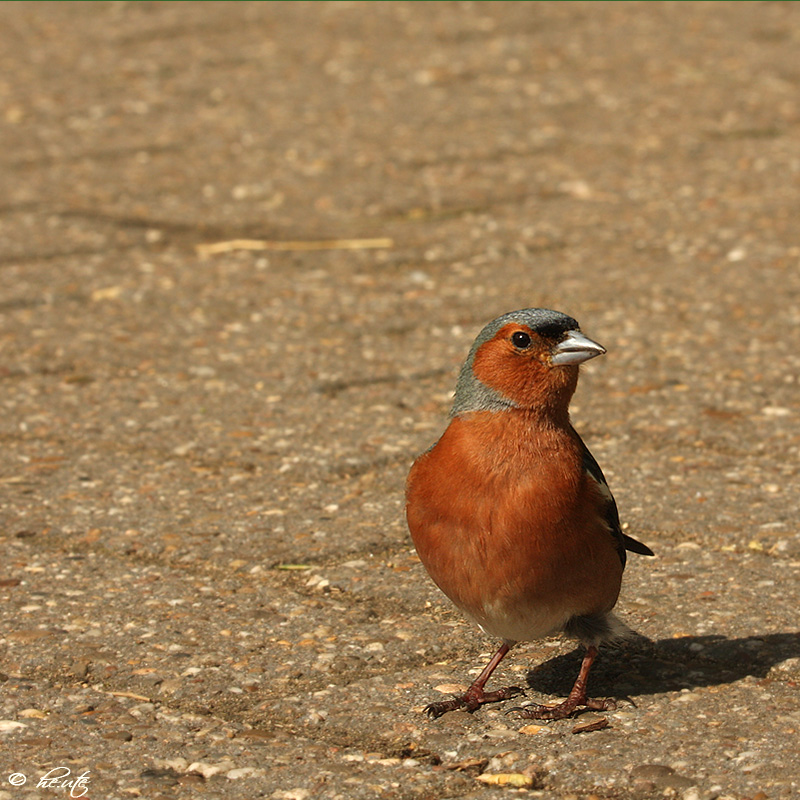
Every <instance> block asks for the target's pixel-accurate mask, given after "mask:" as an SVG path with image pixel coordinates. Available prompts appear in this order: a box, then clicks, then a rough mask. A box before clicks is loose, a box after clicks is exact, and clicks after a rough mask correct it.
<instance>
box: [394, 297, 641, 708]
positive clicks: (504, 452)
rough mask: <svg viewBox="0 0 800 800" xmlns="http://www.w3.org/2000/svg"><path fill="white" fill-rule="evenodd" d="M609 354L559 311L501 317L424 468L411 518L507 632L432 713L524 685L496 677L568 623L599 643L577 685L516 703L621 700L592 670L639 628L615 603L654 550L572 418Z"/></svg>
mask: <svg viewBox="0 0 800 800" xmlns="http://www.w3.org/2000/svg"><path fill="white" fill-rule="evenodd" d="M605 352H606V351H605V348H604V347H602V346H601V345H599V344H598V343H597V342H595V341H592V340H591V339H589V338H588V337H587V336H584V334H583V333H581V332H580V330H579V327H578V323H577V322H576V321H575V320H574V319H572V318H571V317H568V316H567V315H566V314H562V313H560V312H557V311H550V310H548V309H542V308H528V309H523V310H521V311H514V312H511V313H508V314H504V315H503V316H501V317H498V318H497V319H495V320H493V321H492V322H490V323H489V324H488V325H487V326H486V327H485V328H484V329H483V330H482V331H481V332H480V334H479V335H478V338H477V339H476V340H475V342H474V344H473V345H472V348H471V350H470V351H469V355H468V357H467V360H466V362H465V363H464V366H463V367H462V369H461V373H460V375H459V378H458V383H457V385H456V391H455V399H454V402H453V407H452V410H451V412H450V416H451V420H450V424H449V425H448V427H447V429H446V430H445V432H444V433H443V434H442V436H441V438H440V439H439V440H438V441H437V442H436V443H435V444H434V445H433V446H432V447H431V448H430V449H428V450H427V451H426V452H425V453H423V454H422V455H421V456H419V458H418V459H417V460H416V461H415V463H414V465H413V466H412V468H411V472H410V473H409V476H408V482H407V486H406V517H407V520H408V527H409V530H410V531H411V536H412V538H413V540H414V545H415V547H416V549H417V553H418V554H419V557H420V559H421V561H422V563H423V564H424V566H425V568H426V569H427V570H428V572H429V574H430V576H431V578H433V580H434V582H435V583H436V585H437V586H438V587H439V588H440V589H441V590H442V591H443V592H444V593H445V594H446V595H447V596H448V597H449V598H450V599H451V600H452V601H453V603H455V605H456V606H457V607H458V608H459V609H460V610H461V611H462V612H463V613H464V614H465V615H466V616H467V617H468V618H469V619H471V620H473V621H474V622H475V623H477V625H478V626H479V627H480V628H481V629H482V630H483V631H484V632H486V633H488V634H490V635H491V636H495V637H497V638H499V639H501V640H502V644H501V646H500V648H499V649H498V650H497V652H496V653H495V654H494V656H493V657H492V659H491V660H490V661H489V663H488V664H487V665H486V667H485V669H484V670H483V671H482V672H481V674H480V675H479V676H478V677H477V679H476V680H475V681H474V682H473V683H472V685H471V686H470V687H469V689H468V690H467V692H466V693H465V694H464V695H463V696H462V697H457V698H454V699H452V700H444V701H441V702H436V703H431V704H430V705H429V706H427V708H426V711H427V713H428V714H429V715H430V716H431V717H438V716H440V715H441V714H444V713H446V712H447V711H452V710H455V709H465V710H467V711H474V710H475V709H477V708H478V707H479V706H481V705H483V704H484V703H491V702H496V701H500V700H506V699H508V698H510V697H513V696H515V695H517V694H519V693H521V691H522V690H521V689H519V688H518V687H513V686H512V687H507V688H504V689H498V690H496V691H490V692H487V691H485V690H484V687H485V685H486V682H487V681H488V679H489V677H490V675H491V674H492V672H493V671H494V669H495V667H497V665H498V664H499V663H500V661H501V660H502V659H503V657H504V656H505V655H506V653H508V651H509V650H510V649H511V648H512V647H513V646H514V645H515V644H516V643H517V642H525V641H531V640H534V639H539V638H541V637H544V636H549V635H551V634H555V633H558V632H563V633H566V634H567V635H569V636H572V637H575V638H577V639H578V640H580V641H581V642H582V643H583V644H585V645H586V647H587V649H586V654H585V656H584V659H583V662H582V664H581V668H580V673H579V675H578V678H577V680H576V681H575V684H574V686H573V688H572V691H571V692H570V694H569V696H568V697H567V698H566V700H564V701H563V702H561V703H559V704H558V705H556V706H553V707H550V706H540V705H535V706H526V707H525V708H522V709H520V708H517V709H514V710H515V711H517V712H519V713H520V715H521V716H523V717H526V718H531V719H562V718H564V717H567V716H569V715H570V714H572V713H573V712H574V711H575V710H576V709H578V708H580V707H587V708H592V709H606V708H610V707H612V706H613V701H610V700H593V699H590V698H589V697H588V696H587V693H586V682H587V677H588V674H589V670H590V669H591V666H592V663H593V662H594V660H595V658H596V657H597V652H598V651H597V647H598V645H599V644H601V643H603V642H607V641H610V640H614V639H617V638H619V637H621V636H623V635H625V634H626V633H629V630H628V628H627V627H626V626H625V625H624V624H623V623H622V622H620V621H619V620H618V619H617V618H616V616H615V615H614V614H612V612H611V610H612V608H613V607H614V605H615V604H616V602H617V597H618V595H619V591H620V585H621V582H622V572H623V569H624V568H625V558H626V551H627V550H630V551H632V552H634V553H640V554H642V555H653V552H652V550H650V548H649V547H647V546H646V545H644V544H642V543H641V542H638V541H636V540H635V539H632V538H631V537H630V536H627V535H626V534H624V533H623V532H622V529H621V527H620V522H619V515H618V513H617V506H616V503H615V502H614V498H613V497H612V495H611V492H610V491H609V488H608V484H607V483H606V480H605V478H604V476H603V473H602V471H601V469H600V467H599V466H598V464H597V462H596V461H595V459H594V458H593V457H592V454H591V453H590V452H589V450H588V448H587V447H586V445H585V444H584V443H583V441H582V440H581V438H580V436H579V435H578V434H577V433H576V432H575V429H574V428H573V427H572V425H571V423H570V419H569V402H570V399H571V398H572V395H573V393H574V391H575V387H576V385H577V382H578V366H579V365H580V364H581V363H583V362H584V361H588V360H589V359H590V358H594V357H595V356H599V355H602V354H603V353H605Z"/></svg>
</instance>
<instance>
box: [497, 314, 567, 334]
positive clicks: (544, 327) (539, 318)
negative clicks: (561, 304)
mask: <svg viewBox="0 0 800 800" xmlns="http://www.w3.org/2000/svg"><path fill="white" fill-rule="evenodd" d="M515 322H516V323H519V324H521V325H526V326H527V327H528V328H530V329H531V330H532V331H533V332H534V333H538V334H539V336H544V337H545V338H546V339H558V338H560V337H561V336H562V335H563V334H565V333H566V332H567V331H577V330H578V329H579V326H578V322H577V320H574V319H573V318H572V317H569V316H567V315H566V314H562V313H561V312H560V311H551V310H550V309H549V308H523V309H522V310H521V311H512V312H510V313H508V314H503V316H502V317H498V319H496V320H494V322H493V323H490V324H491V325H496V326H497V327H496V330H499V329H500V328H502V327H503V326H504V325H508V324H513V323H515ZM497 323H500V324H499V325H497Z"/></svg>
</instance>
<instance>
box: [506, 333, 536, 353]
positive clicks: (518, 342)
mask: <svg viewBox="0 0 800 800" xmlns="http://www.w3.org/2000/svg"><path fill="white" fill-rule="evenodd" d="M511 344H513V345H514V347H516V348H518V349H519V350H524V349H525V348H526V347H530V344H531V337H530V336H528V334H527V333H525V331H516V333H513V334H512V335H511Z"/></svg>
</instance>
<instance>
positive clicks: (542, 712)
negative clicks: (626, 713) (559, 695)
mask: <svg viewBox="0 0 800 800" xmlns="http://www.w3.org/2000/svg"><path fill="white" fill-rule="evenodd" d="M616 707H617V703H616V701H615V700H613V699H611V698H610V697H609V698H604V699H602V700H595V699H593V698H591V697H587V696H586V695H585V694H576V695H572V694H570V696H569V697H568V698H567V699H566V700H564V701H563V702H561V703H559V704H558V705H556V706H544V705H539V704H538V703H535V704H534V705H530V706H517V707H516V708H510V709H509V710H508V711H507V712H506V713H507V714H514V713H515V714H518V715H519V717H520V719H547V720H550V719H566V718H567V717H569V716H571V715H572V714H574V713H575V712H576V711H577V710H578V709H587V710H589V711H613V710H614V709H615V708H616Z"/></svg>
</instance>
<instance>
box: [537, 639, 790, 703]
mask: <svg viewBox="0 0 800 800" xmlns="http://www.w3.org/2000/svg"><path fill="white" fill-rule="evenodd" d="M582 657H583V648H577V649H576V650H574V651H573V652H571V653H567V654H566V655H563V656H556V657H555V658H551V659H550V660H549V661H546V662H544V663H542V664H539V665H538V666H536V667H534V668H532V669H531V670H529V671H528V673H527V675H526V680H527V684H528V686H529V687H530V688H531V689H532V690H534V691H536V692H540V693H542V694H553V695H558V696H564V695H566V694H568V693H569V690H570V689H571V688H572V684H573V682H574V680H575V677H576V676H577V674H578V669H579V667H580V662H581V658H582ZM797 657H800V631H798V632H796V633H771V634H766V635H764V636H745V637H743V638H741V639H728V638H726V637H724V636H713V635H709V636H681V637H679V638H677V639H659V640H658V641H652V640H650V639H647V638H645V637H644V636H636V637H635V638H633V639H631V640H629V641H627V642H625V643H624V644H623V645H621V646H619V647H613V648H612V647H607V648H603V649H602V650H601V657H600V658H598V660H597V662H596V664H595V666H594V668H593V669H592V674H591V677H590V694H594V695H596V696H600V695H611V696H616V697H621V696H625V695H648V694H659V693H662V692H675V691H680V690H681V689H694V688H697V687H701V686H719V685H721V684H726V683H732V682H734V681H737V680H740V679H741V678H745V677H748V676H753V677H756V678H765V677H767V673H769V671H770V669H771V668H772V667H773V666H775V664H778V663H780V662H781V661H785V660H786V659H788V658H797Z"/></svg>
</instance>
